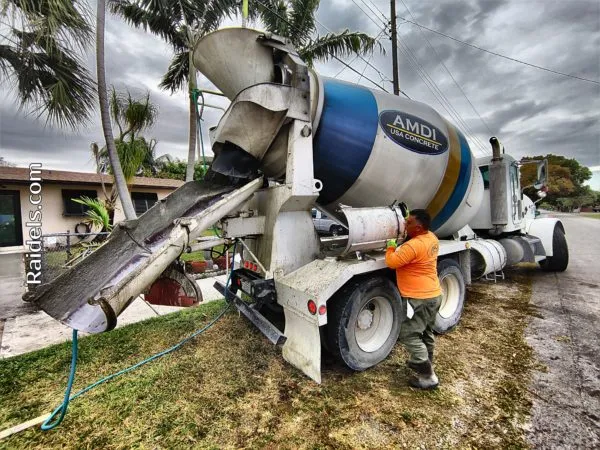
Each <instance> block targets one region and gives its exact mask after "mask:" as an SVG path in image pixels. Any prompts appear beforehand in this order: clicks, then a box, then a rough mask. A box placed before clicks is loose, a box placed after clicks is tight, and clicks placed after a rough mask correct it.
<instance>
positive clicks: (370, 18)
mask: <svg viewBox="0 0 600 450" xmlns="http://www.w3.org/2000/svg"><path fill="white" fill-rule="evenodd" d="M352 3H354V4H355V5H356V7H357V8H358V9H360V10H361V11H362V12H363V14H364V15H365V16H367V18H368V19H369V20H370V21H371V22H373V23H374V24H375V26H376V27H377V28H379V27H381V24H379V23H377V22H375V19H373V18H372V17H371V16H370V15H369V14H368V13H367V12H366V11H365V10H364V9H362V8H361V7H360V5H359V4H358V3H356V2H355V1H354V0H352ZM315 20H316V19H315ZM384 26H387V24H384Z"/></svg>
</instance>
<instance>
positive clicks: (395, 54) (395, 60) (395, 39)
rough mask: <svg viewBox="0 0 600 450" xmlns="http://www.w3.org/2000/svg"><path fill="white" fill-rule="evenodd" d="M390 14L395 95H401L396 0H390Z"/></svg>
mask: <svg viewBox="0 0 600 450" xmlns="http://www.w3.org/2000/svg"><path fill="white" fill-rule="evenodd" d="M390 16H391V18H392V21H391V24H390V25H391V27H392V74H393V75H392V80H393V82H394V95H400V81H399V80H398V32H397V30H396V0H390Z"/></svg>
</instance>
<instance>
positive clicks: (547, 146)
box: [0, 0, 600, 190]
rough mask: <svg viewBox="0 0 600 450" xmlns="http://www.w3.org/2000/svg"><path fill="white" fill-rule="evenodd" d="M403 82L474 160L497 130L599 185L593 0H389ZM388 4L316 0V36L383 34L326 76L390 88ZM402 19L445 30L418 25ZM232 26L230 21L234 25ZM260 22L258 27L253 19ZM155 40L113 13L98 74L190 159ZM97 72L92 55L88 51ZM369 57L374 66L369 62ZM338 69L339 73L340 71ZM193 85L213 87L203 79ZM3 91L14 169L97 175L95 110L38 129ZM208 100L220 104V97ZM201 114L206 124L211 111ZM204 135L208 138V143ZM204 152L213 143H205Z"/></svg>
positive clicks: (165, 57) (597, 37)
mask: <svg viewBox="0 0 600 450" xmlns="http://www.w3.org/2000/svg"><path fill="white" fill-rule="evenodd" d="M396 3H397V7H396V8H397V15H398V16H399V19H398V36H399V40H400V49H399V60H400V87H401V89H402V90H403V91H404V92H406V93H407V94H408V95H409V96H410V97H411V98H412V99H415V100H418V101H422V102H425V103H428V104H430V105H432V106H433V107H434V108H435V109H437V110H438V111H439V112H440V113H441V114H442V115H444V116H445V117H447V118H448V119H449V120H450V121H451V122H453V123H455V124H457V125H459V128H461V129H462V130H463V132H465V134H466V135H467V137H468V138H469V141H470V143H471V147H472V149H473V151H474V153H475V154H476V155H482V154H484V153H486V152H489V149H488V146H489V144H487V142H488V140H489V137H490V136H491V135H496V136H498V137H499V139H500V140H501V141H502V142H503V143H504V144H505V147H506V149H507V151H508V152H509V153H511V154H513V155H515V156H516V157H521V156H524V155H539V154H546V153H554V154H559V155H564V156H567V157H573V158H577V159H578V160H579V161H580V162H581V163H582V164H584V165H586V166H588V167H592V168H593V169H595V170H596V171H595V172H594V173H595V176H594V179H593V181H592V186H593V187H594V188H595V189H599V190H600V84H598V81H600V1H598V0H537V1H534V0H443V1H442V0H398V1H397V2H396ZM389 15H390V14H389V1H388V0H373V1H371V0H322V1H321V7H320V9H319V11H318V14H317V18H318V21H319V22H320V24H319V33H320V34H324V33H327V32H328V30H332V31H341V30H344V29H346V28H348V29H350V30H361V31H365V32H367V33H369V34H371V35H372V36H380V39H381V43H382V45H383V46H384V47H385V48H386V50H387V52H386V55H380V54H376V55H374V56H373V57H372V58H365V59H364V60H363V59H360V58H354V57H350V58H348V59H347V63H348V64H349V65H350V66H351V67H352V68H354V69H355V70H356V71H358V72H359V73H364V77H361V76H360V75H358V74H357V73H355V72H353V71H352V70H350V69H348V68H344V66H343V65H341V64H340V63H338V62H331V63H324V64H317V70H318V71H319V72H320V73H321V74H323V75H327V76H337V77H338V78H340V79H343V80H347V81H350V82H359V83H360V84H364V85H365V86H369V87H374V86H373V85H372V84H371V83H370V82H369V81H368V80H367V79H366V78H365V77H367V78H369V79H371V80H373V81H375V82H377V83H378V84H380V85H381V86H383V87H384V88H385V89H386V90H388V91H392V83H391V81H390V80H391V78H392V75H391V59H390V40H389V38H388V37H387V35H386V34H385V33H382V28H383V26H384V25H383V23H384V21H387V20H388V19H387V18H388V17H389ZM403 19H407V20H409V21H412V22H416V23H419V24H421V25H423V26H424V27H427V28H429V29H431V30H435V31H437V32H439V33H442V34H445V35H447V36H449V37H446V36H442V35H441V34H437V33H434V32H432V31H428V30H424V29H422V28H419V27H418V26H416V25H414V24H412V23H409V22H406V21H404V20H403ZM239 22H241V20H239V21H235V23H234V22H231V23H228V25H232V24H234V25H238V24H239ZM256 27H257V28H259V27H260V24H256ZM450 37H451V38H454V39H456V40H460V41H464V42H468V43H471V44H473V45H475V46H477V47H481V48H483V49H486V50H489V51H490V52H494V53H498V54H502V55H505V56H507V57H510V58H514V59H518V60H522V61H525V62H527V63H529V64H532V65H537V66H541V67H544V68H547V69H550V70H553V71H557V72H562V73H565V74H570V75H574V76H577V77H580V78H585V79H588V80H593V81H595V83H594V82H589V81H583V80H580V79H576V78H572V77H567V76H563V75H557V74H554V73H551V72H549V71H544V70H540V69H536V68H533V67H531V66H528V65H525V64H520V63H517V62H514V61H510V60H508V59H504V58H500V57H498V56H495V55H492V54H490V53H487V52H484V51H482V50H479V49H475V48H473V47H470V46H467V45H465V44H463V43H460V42H457V41H456V40H453V39H451V38H450ZM171 55H172V53H171V50H170V48H169V47H168V46H167V45H165V44H164V43H162V42H161V41H160V40H159V39H158V38H155V37H153V36H151V35H149V34H145V33H144V32H142V31H138V30H133V29H131V28H130V27H129V26H128V25H126V24H125V23H123V22H121V21H119V20H118V19H117V18H115V17H109V18H108V20H107V29H106V67H107V81H108V83H109V84H113V85H115V86H116V87H117V89H119V90H125V89H129V90H130V91H131V92H132V93H134V94H136V93H137V94H142V93H143V92H144V91H146V90H149V91H150V92H151V97H152V100H153V101H154V103H155V104H156V105H157V106H158V108H159V120H158V123H157V124H156V126H155V127H154V128H153V129H152V130H151V131H149V132H148V133H147V134H148V136H150V137H155V138H156V139H157V140H158V142H159V145H158V147H157V151H158V154H159V155H160V154H162V153H169V154H171V155H173V156H176V157H179V158H182V159H185V158H186V155H187V123H188V122H187V120H188V119H187V117H188V112H187V95H186V94H185V93H183V92H180V93H176V94H174V95H171V94H170V93H169V92H164V91H161V90H159V89H158V83H159V81H160V78H161V76H162V74H163V73H164V72H165V71H166V69H167V66H168V64H169V61H170V58H171ZM87 59H88V61H89V62H90V70H92V71H93V72H95V67H94V65H93V64H94V63H93V60H94V58H93V53H92V51H91V50H90V54H89V55H87ZM366 61H369V62H370V64H371V65H372V66H375V67H376V68H377V70H375V69H374V68H372V67H369V66H368V65H367V64H366ZM342 69H343V70H342ZM200 80H201V82H200V84H201V85H202V86H203V87H207V88H210V87H211V86H210V84H209V83H208V82H207V81H206V79H204V78H203V77H200ZM2 89H3V90H0V94H1V95H0V133H1V134H0V155H1V156H3V157H4V158H5V159H6V160H8V161H11V162H13V163H16V164H18V165H27V164H29V163H30V162H42V163H43V164H44V166H45V167H46V168H54V169H65V170H81V171H94V170H95V167H94V164H93V162H92V160H91V157H90V152H89V145H90V143H91V142H93V141H98V142H101V141H102V132H101V128H100V119H99V113H98V112H97V111H96V112H95V114H94V117H93V121H92V123H91V124H90V125H89V126H87V127H85V128H81V129H79V130H77V131H76V132H73V131H70V130H60V129H56V128H52V127H50V126H46V125H45V122H44V120H38V119H36V118H35V117H32V116H31V115H27V113H26V111H19V110H18V109H17V107H16V102H15V99H14V97H13V96H12V95H11V93H10V90H9V89H7V86H6V85H4V87H3V88H2ZM207 102H210V103H213V104H217V105H221V106H225V107H226V106H227V101H225V100H224V99H221V98H219V97H214V98H210V99H207ZM220 114H221V113H220V111H219V110H218V109H207V111H206V113H205V124H206V125H207V126H212V125H215V124H216V123H217V121H218V120H219V117H220ZM207 141H208V136H207V135H205V142H207ZM207 153H209V154H210V149H208V148H207Z"/></svg>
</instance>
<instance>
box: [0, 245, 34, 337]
mask: <svg viewBox="0 0 600 450" xmlns="http://www.w3.org/2000/svg"><path fill="white" fill-rule="evenodd" d="M22 257H23V256H22V255H21V254H20V253H10V254H0V322H4V321H5V320H6V319H9V318H11V317H17V316H20V315H23V314H29V313H32V312H35V311H36V310H37V309H36V307H35V306H34V305H31V304H29V303H25V302H24V301H23V300H21V295H23V292H25V287H24V284H23V283H24V271H25V269H24V266H23V260H22ZM0 335H1V334H0Z"/></svg>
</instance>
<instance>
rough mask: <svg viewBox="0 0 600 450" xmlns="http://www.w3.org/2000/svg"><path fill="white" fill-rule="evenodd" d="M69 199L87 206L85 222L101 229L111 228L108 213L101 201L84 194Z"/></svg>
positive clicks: (107, 229) (108, 229)
mask: <svg viewBox="0 0 600 450" xmlns="http://www.w3.org/2000/svg"><path fill="white" fill-rule="evenodd" d="M71 200H72V201H74V202H75V203H79V204H81V205H85V206H87V208H88V209H87V211H86V212H85V215H86V216H87V220H86V222H88V223H89V224H91V225H94V226H97V227H98V228H101V229H102V230H106V231H110V230H111V229H112V225H111V224H110V214H109V212H108V208H107V206H106V204H105V203H104V202H103V201H101V200H98V199H97V198H90V197H87V196H85V195H84V196H82V197H81V198H73V199H71Z"/></svg>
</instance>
